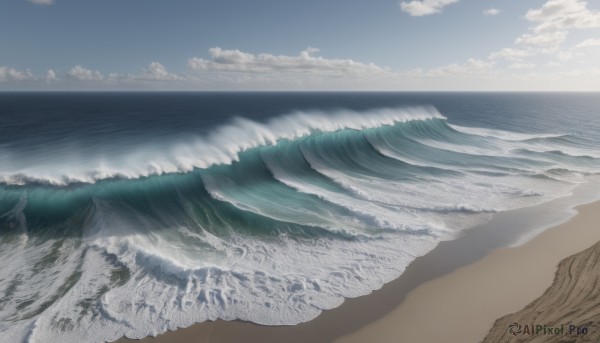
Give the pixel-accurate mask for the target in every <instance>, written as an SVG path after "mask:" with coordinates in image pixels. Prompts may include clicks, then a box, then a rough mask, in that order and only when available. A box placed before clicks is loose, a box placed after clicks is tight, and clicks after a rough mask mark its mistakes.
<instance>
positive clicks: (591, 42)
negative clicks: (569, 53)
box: [575, 38, 600, 49]
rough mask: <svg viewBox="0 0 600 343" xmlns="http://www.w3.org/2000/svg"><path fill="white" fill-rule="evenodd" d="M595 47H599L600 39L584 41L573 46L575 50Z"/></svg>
mask: <svg viewBox="0 0 600 343" xmlns="http://www.w3.org/2000/svg"><path fill="white" fill-rule="evenodd" d="M596 46H600V39H593V38H590V39H586V40H584V41H583V42H581V43H579V44H577V45H575V49H583V48H592V47H596Z"/></svg>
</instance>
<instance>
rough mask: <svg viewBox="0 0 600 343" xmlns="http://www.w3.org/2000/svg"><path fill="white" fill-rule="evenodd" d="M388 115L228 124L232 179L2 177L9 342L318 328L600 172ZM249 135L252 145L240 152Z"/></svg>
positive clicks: (1, 240) (223, 171)
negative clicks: (449, 250) (482, 227)
mask: <svg viewBox="0 0 600 343" xmlns="http://www.w3.org/2000/svg"><path fill="white" fill-rule="evenodd" d="M389 111H391V110H388V111H387V112H385V113H381V112H378V113H376V114H375V115H372V116H369V115H367V114H365V115H360V114H356V113H355V114H352V115H350V116H349V115H348V114H346V115H343V116H342V115H339V116H337V117H336V116H332V117H327V118H325V117H319V116H314V115H312V116H309V117H302V116H298V115H295V116H294V117H290V118H286V117H284V118H279V119H277V120H274V121H272V122H271V123H269V124H268V125H262V124H261V125H259V124H257V123H251V122H247V121H246V122H243V123H242V124H239V125H237V124H236V125H237V126H236V125H234V126H226V127H224V128H223V129H222V130H221V131H220V132H226V133H228V134H229V135H228V136H227V137H226V139H227V140H230V145H229V146H225V148H222V149H221V150H220V151H219V152H218V153H215V151H213V150H211V149H208V150H202V151H204V152H207V153H209V154H212V155H211V156H210V157H206V156H197V158H198V159H199V160H203V161H209V162H210V161H213V162H214V161H221V162H223V163H209V162H206V163H204V164H198V165H194V164H193V163H192V164H190V165H188V166H192V168H191V169H189V170H188V169H187V168H181V169H178V168H174V169H173V170H172V171H173V172H172V173H169V172H168V171H169V170H170V169H164V168H163V167H164V166H163V167H160V168H159V167H157V171H158V172H157V173H158V174H159V175H153V176H152V175H151V176H144V175H143V174H139V173H138V174H135V173H133V172H132V173H125V172H123V173H99V174H96V175H103V176H102V177H96V178H95V177H91V178H87V179H86V178H85V177H82V178H78V177H75V175H74V174H72V175H70V176H69V177H60V176H59V177H56V175H61V174H60V173H58V172H57V174H55V176H52V177H51V176H48V175H49V174H43V173H42V170H41V169H38V170H37V171H35V172H34V173H33V174H32V175H22V174H21V177H15V175H16V174H14V173H13V174H10V173H5V174H4V176H5V178H4V181H5V182H4V184H3V185H2V186H1V192H0V245H1V247H2V249H0V259H2V260H3V261H7V263H6V265H5V266H4V267H3V268H2V269H1V270H0V332H2V333H3V335H5V337H10V338H11V339H12V338H15V339H22V338H23V337H26V336H27V335H34V336H35V335H40V337H44V338H45V339H47V340H52V338H53V337H61V340H62V341H76V340H81V339H84V337H89V335H90V332H93V333H94V334H95V335H97V336H94V337H101V339H102V340H113V339H116V338H118V337H120V336H122V335H124V334H127V335H128V336H129V337H142V336H145V335H147V334H149V333H155V332H157V330H158V331H164V330H166V329H174V328H175V327H179V326H187V325H190V324H192V323H194V322H198V321H205V320H212V319H216V318H223V319H227V320H230V319H242V320H247V321H253V322H257V323H261V324H267V325H278V324H295V323H299V322H303V321H307V320H310V319H312V318H314V317H315V316H317V315H318V314H319V313H320V312H321V311H322V310H323V309H329V308H333V307H335V306H338V305H339V304H340V303H341V302H342V300H343V298H344V297H355V296H359V295H363V294H367V293H369V292H371V291H372V290H373V289H377V288H379V287H381V285H382V284H383V283H385V282H387V281H390V280H392V279H393V278H396V277H397V276H398V275H400V274H401V273H402V272H403V270H404V268H405V267H406V266H407V265H408V264H409V263H410V262H411V261H412V260H414V258H416V257H417V256H420V255H423V254H425V253H427V252H428V251H430V250H431V249H432V248H433V247H434V246H435V245H436V244H437V243H438V242H439V241H440V240H446V239H451V238H453V237H455V236H456V235H457V234H458V233H459V232H460V231H461V230H464V229H465V228H468V227H471V226H473V225H475V224H477V223H481V222H483V221H485V220H487V219H489V216H490V214H491V213H494V212H500V211H506V210H509V209H514V208H520V207H525V206H531V205H533V204H539V203H543V202H547V201H549V200H551V199H554V198H556V197H559V196H563V195H566V194H569V192H571V191H572V190H573V188H574V187H575V186H576V185H577V184H580V183H584V182H586V176H588V175H591V174H597V173H598V171H599V170H600V156H598V155H597V150H595V149H591V148H590V147H591V146H592V145H593V144H592V143H591V142H589V141H586V140H584V139H580V138H578V137H577V136H574V135H544V134H522V133H512V132H507V131H497V130H489V129H481V128H468V127H462V126H456V125H451V124H449V123H448V122H447V120H446V119H445V118H444V117H443V116H441V115H439V114H438V115H435V114H434V115H432V114H431V113H432V112H431V110H429V111H426V112H423V113H416V114H415V113H414V111H415V110H413V112H412V114H410V115H406V113H404V114H402V116H400V117H399V116H397V115H394V114H393V113H392V112H393V111H392V112H389ZM417 112H418V111H417ZM302 118H305V119H306V118H309V119H310V120H309V121H310V123H308V122H309V121H306V120H305V119H302ZM317 119H318V125H317V124H315V120H317ZM303 120H304V121H306V123H305V122H304V121H303ZM336 120H337V121H336ZM361 120H362V121H364V122H361ZM299 123H303V124H302V125H304V126H302V125H300V124H299ZM307 123H308V124H307ZM240 125H242V126H240ZM286 125H292V126H293V128H289V127H288V126H286ZM241 127H244V128H246V129H247V130H246V131H248V130H251V129H253V130H254V131H252V132H253V133H252V135H250V136H251V139H250V138H248V137H250V136H249V135H248V134H247V133H244V135H245V136H243V137H241V138H240V139H241V140H242V141H241V142H235V136H232V135H231V133H235V132H238V131H236V130H238V129H239V128H241ZM277 129H280V130H282V132H283V133H281V132H280V134H277ZM217 131H219V130H217ZM246 131H244V132H246ZM239 132H242V131H239ZM240 135H242V133H240ZM214 139H216V138H214ZM214 139H212V140H211V139H209V140H205V141H214ZM223 139H225V138H223ZM231 140H233V141H231ZM228 149H229V150H228ZM180 151H181V150H180ZM228 151H229V152H228ZM219 154H223V156H227V158H225V157H223V158H218V157H215V156H220V155H219ZM136 161H138V160H136ZM130 167H131V168H133V169H134V167H132V166H130ZM161 168H162V169H161ZM75 172H77V171H75ZM50 174H51V173H50ZM150 174H152V173H150ZM42 175H46V178H44V177H42ZM81 175H83V174H81ZM90 175H91V174H90ZM63 176H65V175H63ZM88 176H89V175H88ZM104 176H106V177H104ZM17 179H18V180H19V181H20V182H9V181H11V180H13V181H14V180H17ZM52 180H62V181H63V182H52ZM107 328H110V330H107ZM156 328H159V329H156Z"/></svg>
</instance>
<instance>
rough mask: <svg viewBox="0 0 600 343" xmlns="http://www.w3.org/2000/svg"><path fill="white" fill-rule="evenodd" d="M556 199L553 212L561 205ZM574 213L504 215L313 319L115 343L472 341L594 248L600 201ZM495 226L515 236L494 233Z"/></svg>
mask: <svg viewBox="0 0 600 343" xmlns="http://www.w3.org/2000/svg"><path fill="white" fill-rule="evenodd" d="M561 201H564V199H563V200H561V199H559V200H557V201H556V203H557V204H558V205H557V206H555V207H557V208H559V207H560V206H564V204H562V205H561ZM576 209H577V210H578V211H579V213H578V214H577V215H575V216H574V217H571V218H570V219H567V221H566V222H564V220H562V221H560V219H557V218H561V217H560V216H558V217H557V218H554V219H552V218H553V215H554V216H556V215H557V213H556V211H553V206H536V207H534V208H526V209H519V210H514V211H509V212H506V213H501V214H499V215H498V216H497V218H494V219H493V220H492V221H491V222H490V223H488V224H486V225H484V226H483V227H481V228H474V229H470V230H468V232H466V233H465V234H464V235H462V236H461V237H459V238H458V239H456V240H453V241H446V242H441V243H440V244H439V245H438V246H437V247H436V248H435V249H433V250H432V251H431V252H429V253H428V254H426V255H425V256H422V257H419V258H417V259H415V260H414V261H413V262H412V263H411V264H410V265H409V266H408V267H407V269H406V270H405V272H404V273H403V274H402V275H400V277H399V278H397V279H395V280H393V281H391V282H390V283H388V284H385V285H384V286H383V287H382V288H381V289H379V290H376V291H374V292H372V293H371V294H368V295H365V296H362V297H358V298H352V299H346V300H345V301H344V303H343V304H342V305H341V306H339V307H337V308H335V309H332V310H328V311H324V312H323V313H322V314H321V315H320V316H318V317H317V318H316V319H314V320H312V321H310V322H306V323H300V324H298V325H293V326H260V325H256V324H254V323H247V322H241V321H231V322H227V321H223V320H217V321H214V322H204V323H198V324H194V325H192V326H190V327H187V328H182V329H178V330H175V331H168V332H166V333H163V334H160V335H158V336H156V337H151V336H149V337H145V338H143V339H140V340H138V339H127V338H121V339H119V340H117V341H116V342H119V343H125V342H130V343H135V342H139V343H151V342H152V343H156V342H180V343H185V342H219V343H221V342H223V343H225V342H239V341H244V342H283V341H285V342H307V341H311V342H323V343H325V342H334V341H335V342H337V343H351V342H364V341H366V340H368V341H374V342H398V341H407V342H408V341H415V340H416V341H418V342H439V341H448V342H455V341H456V342H478V341H481V340H482V339H483V338H484V336H485V335H486V333H487V331H488V330H489V329H490V328H491V327H492V324H493V323H494V321H495V320H496V319H498V318H500V317H502V316H504V315H506V314H508V313H512V312H515V311H518V310H519V309H521V308H522V307H524V306H525V305H527V304H528V303H529V302H531V301H533V300H534V299H535V298H537V297H538V296H539V295H541V294H542V293H543V292H544V290H545V289H546V288H547V287H549V286H550V284H551V283H552V280H553V277H554V272H555V270H556V267H557V265H558V263H559V262H560V261H561V260H562V259H564V258H566V257H568V256H570V255H573V254H575V253H577V252H580V251H582V250H584V249H586V248H588V247H589V246H591V245H593V244H594V243H596V242H597V241H600V230H594V228H593V227H591V226H593V224H592V223H594V221H595V222H600V214H599V215H596V214H594V210H595V212H596V213H600V201H596V202H594V203H591V204H587V205H582V206H577V207H576ZM565 211H567V212H566V213H571V212H572V211H573V210H572V209H570V208H569V209H565V208H564V207H562V216H564V215H565ZM540 215H548V223H546V226H544V225H541V227H542V228H546V227H551V228H550V229H547V230H545V231H543V232H542V233H540V234H539V235H537V236H535V237H534V238H532V239H531V240H530V241H528V242H526V243H524V244H522V245H520V246H518V247H509V248H503V247H504V246H508V245H510V244H513V243H514V242H515V237H511V235H510V231H511V230H516V231H515V232H520V231H525V230H524V229H527V228H530V227H529V226H530V225H531V220H532V218H535V217H536V216H540ZM590 218H592V219H590ZM557 221H558V222H561V224H558V225H553V224H554V223H556V222H557ZM528 224H529V226H528ZM498 227H500V228H512V229H510V230H504V231H503V232H502V235H499V234H498V231H497V230H498ZM506 231H508V233H507V232H506ZM516 241H519V239H516ZM521 260H522V261H521Z"/></svg>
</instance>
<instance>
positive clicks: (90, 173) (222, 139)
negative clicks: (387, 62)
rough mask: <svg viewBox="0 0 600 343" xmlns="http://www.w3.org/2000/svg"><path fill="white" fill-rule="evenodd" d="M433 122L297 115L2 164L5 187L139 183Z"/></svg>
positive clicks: (403, 111)
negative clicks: (305, 140) (343, 134)
mask: <svg viewBox="0 0 600 343" xmlns="http://www.w3.org/2000/svg"><path fill="white" fill-rule="evenodd" d="M433 118H439V119H444V117H443V116H442V115H441V114H440V113H439V112H438V111H437V110H436V109H435V108H434V107H412V108H411V107H407V108H396V109H379V110H371V111H368V112H354V111H349V110H339V111H336V112H332V113H323V112H318V111H313V112H296V113H292V114H288V115H284V116H281V117H276V118H273V119H270V120H268V121H267V122H266V123H260V122H256V121H251V120H248V119H244V118H235V119H233V120H232V121H231V122H230V123H229V124H227V125H223V126H219V127H216V128H214V129H213V130H212V132H211V133H210V134H208V135H206V136H195V137H185V138H184V139H183V140H176V141H174V142H164V143H148V144H146V146H145V147H142V148H139V147H138V148H132V149H131V150H129V149H128V148H127V147H123V146H117V147H115V146H111V145H110V137H107V143H108V144H107V146H106V147H100V148H95V149H90V150H91V151H85V149H83V150H82V148H78V147H74V146H73V145H71V144H70V145H67V146H62V145H58V144H57V145H53V142H48V147H47V148H46V149H44V151H43V152H42V153H41V154H40V155H41V156H38V155H37V154H33V155H32V156H19V155H18V154H17V153H14V152H11V151H2V150H0V153H1V154H0V156H2V155H4V158H0V160H3V161H4V162H5V163H3V164H2V166H1V167H0V183H4V184H9V185H24V184H27V183H41V184H52V185H67V184H69V183H94V182H97V181H100V180H103V179H111V178H122V179H134V178H139V177H147V176H151V175H162V174H165V173H182V172H190V171H192V170H194V169H195V168H201V169H203V168H207V167H210V166H211V165H219V164H230V163H231V162H233V161H238V160H239V153H240V152H243V151H246V150H248V149H251V148H256V147H260V146H269V145H273V144H276V143H277V142H278V141H279V140H285V139H287V140H294V139H298V138H300V137H304V136H308V135H310V134H312V133H315V132H334V131H337V130H343V129H354V130H362V129H367V128H376V127H380V126H383V125H393V124H395V123H403V122H407V121H412V120H427V119H433ZM132 140H135V138H132ZM132 143H133V142H132ZM135 143H137V142H135ZM132 145H134V144H132Z"/></svg>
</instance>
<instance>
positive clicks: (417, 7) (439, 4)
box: [400, 0, 458, 17]
mask: <svg viewBox="0 0 600 343" xmlns="http://www.w3.org/2000/svg"><path fill="white" fill-rule="evenodd" d="M457 2H458V0H415V1H409V2H406V1H402V2H400V8H401V9H402V11H404V12H406V13H408V14H410V15H411V16H413V17H421V16H424V15H430V14H435V13H440V12H441V11H442V9H443V8H444V7H446V6H448V5H451V4H454V3H457Z"/></svg>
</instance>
